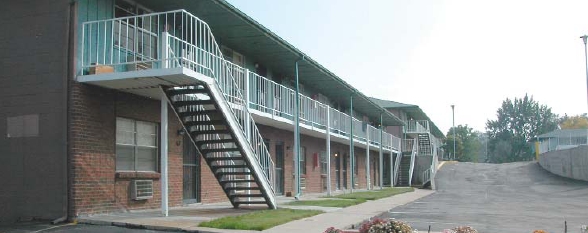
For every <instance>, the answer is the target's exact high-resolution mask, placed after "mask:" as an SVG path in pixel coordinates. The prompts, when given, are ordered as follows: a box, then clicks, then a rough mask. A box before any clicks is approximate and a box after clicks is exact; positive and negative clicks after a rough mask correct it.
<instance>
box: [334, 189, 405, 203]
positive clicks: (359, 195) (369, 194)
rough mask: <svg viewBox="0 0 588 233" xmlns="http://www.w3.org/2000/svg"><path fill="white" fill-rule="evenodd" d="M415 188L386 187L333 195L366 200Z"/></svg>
mask: <svg viewBox="0 0 588 233" xmlns="http://www.w3.org/2000/svg"><path fill="white" fill-rule="evenodd" d="M412 191H414V189H413V188H412V187H409V188H385V189H382V190H372V191H365V192H355V193H347V194H340V195H337V196H333V198H342V199H364V200H377V199H381V198H385V197H390V196H394V195H396V194H401V193H407V192H412Z"/></svg>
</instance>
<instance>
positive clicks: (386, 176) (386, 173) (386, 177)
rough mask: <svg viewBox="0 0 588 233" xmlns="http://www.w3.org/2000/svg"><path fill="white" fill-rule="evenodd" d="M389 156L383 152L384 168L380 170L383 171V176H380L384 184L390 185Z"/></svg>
mask: <svg viewBox="0 0 588 233" xmlns="http://www.w3.org/2000/svg"><path fill="white" fill-rule="evenodd" d="M390 156H391V155H387V154H384V163H383V165H384V169H383V170H382V171H383V173H384V174H383V175H384V177H382V181H383V185H384V186H389V185H390Z"/></svg>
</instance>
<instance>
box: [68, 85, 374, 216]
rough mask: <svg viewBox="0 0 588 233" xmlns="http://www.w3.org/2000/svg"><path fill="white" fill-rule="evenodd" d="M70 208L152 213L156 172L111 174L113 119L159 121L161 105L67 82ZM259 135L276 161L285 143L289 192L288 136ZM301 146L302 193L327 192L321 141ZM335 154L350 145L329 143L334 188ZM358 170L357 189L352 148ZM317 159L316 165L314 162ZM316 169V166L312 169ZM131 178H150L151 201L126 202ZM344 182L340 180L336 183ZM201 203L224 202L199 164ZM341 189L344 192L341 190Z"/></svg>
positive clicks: (177, 147)
mask: <svg viewBox="0 0 588 233" xmlns="http://www.w3.org/2000/svg"><path fill="white" fill-rule="evenodd" d="M70 111H71V128H70V133H71V145H70V146H71V151H72V164H73V166H72V171H71V174H72V176H71V178H70V179H71V183H72V187H71V191H70V192H71V200H70V201H71V205H70V208H72V213H73V214H74V216H78V215H80V214H81V215H86V214H96V213H108V212H118V211H127V210H135V209H154V208H159V207H160V200H161V194H160V180H159V178H160V174H159V173H148V174H143V173H140V174H139V173H117V172H116V171H115V164H116V163H115V157H116V155H115V139H116V129H115V126H116V117H117V116H119V117H125V118H130V119H135V120H141V121H149V122H157V123H159V122H160V116H159V112H160V102H159V100H153V99H149V98H145V97H141V96H137V95H132V94H128V93H124V92H119V91H114V90H108V89H104V88H100V87H95V86H91V85H86V84H80V83H75V82H73V83H72V103H71V110H70ZM168 119H169V135H168V137H169V141H168V142H169V146H168V148H169V195H170V196H169V200H170V206H180V205H182V198H183V197H182V191H183V190H182V189H183V187H182V182H183V180H182V179H183V166H182V163H183V161H182V150H183V149H182V148H183V145H182V143H183V140H182V136H179V135H178V134H177V131H178V130H179V129H181V125H180V122H179V121H178V119H177V117H176V116H175V115H174V114H173V111H172V109H171V108H170V109H169V116H168ZM258 127H259V129H260V132H261V134H262V136H263V137H264V138H266V139H269V140H270V145H269V150H270V153H271V154H272V156H273V160H274V161H275V160H276V158H275V155H276V152H275V146H276V143H277V142H283V143H284V149H285V151H284V174H285V176H284V191H285V193H287V192H293V190H294V187H293V184H294V176H293V174H294V163H293V162H294V161H293V150H292V148H293V141H294V140H293V134H292V132H291V131H288V130H282V129H277V128H273V127H269V126H263V125H259V126H258ZM301 145H302V146H304V147H306V171H307V172H306V174H305V175H303V177H304V178H305V179H306V187H305V189H304V190H303V193H317V192H324V191H326V189H325V187H324V182H326V181H325V179H326V176H325V175H322V174H321V168H320V152H321V151H326V146H325V139H324V138H315V137H310V136H307V135H302V136H301ZM335 153H338V154H339V156H344V155H346V156H349V146H348V145H344V144H341V143H336V142H332V144H331V156H330V159H331V188H332V190H335V189H336V180H335V179H336V176H335V167H336V166H335V162H336V157H335V156H334V154H335ZM355 156H356V158H357V163H358V166H359V174H358V175H357V177H356V181H357V182H356V183H357V184H358V186H356V188H366V171H365V159H366V157H365V149H362V148H357V147H356V148H355ZM377 156H378V152H377V151H372V152H371V158H370V160H371V161H377V160H378V157H377ZM315 159H316V162H315ZM315 164H316V166H315ZM341 165H342V161H341ZM347 166H348V167H347V171H348V172H347V182H348V187H350V185H351V178H350V177H351V171H352V170H351V167H350V166H351V163H350V162H349V161H348V163H347ZM371 166H372V182H373V183H374V184H377V179H375V176H376V175H377V171H376V170H377V163H376V167H374V165H373V164H371ZM133 179H152V180H153V181H154V191H155V193H154V198H152V199H149V200H143V201H134V200H131V199H130V195H129V190H130V186H129V185H130V182H131V181H132V180H133ZM341 180H343V178H341ZM200 182H201V187H202V188H201V193H200V197H201V201H202V203H216V202H226V201H228V199H227V197H226V195H225V193H224V192H223V190H222V188H221V187H220V185H219V184H218V181H217V180H216V178H215V177H214V175H213V174H212V172H211V170H210V168H209V167H208V165H207V164H206V162H205V161H204V160H203V159H201V175H200ZM342 187H344V186H343V185H342Z"/></svg>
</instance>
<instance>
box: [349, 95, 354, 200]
mask: <svg viewBox="0 0 588 233" xmlns="http://www.w3.org/2000/svg"><path fill="white" fill-rule="evenodd" d="M349 116H350V119H351V125H350V130H349V161H350V162H351V163H350V165H351V167H350V169H349V170H351V192H353V186H354V185H355V180H354V178H355V176H354V173H355V154H354V153H353V152H354V151H355V148H353V95H351V96H350V97H349Z"/></svg>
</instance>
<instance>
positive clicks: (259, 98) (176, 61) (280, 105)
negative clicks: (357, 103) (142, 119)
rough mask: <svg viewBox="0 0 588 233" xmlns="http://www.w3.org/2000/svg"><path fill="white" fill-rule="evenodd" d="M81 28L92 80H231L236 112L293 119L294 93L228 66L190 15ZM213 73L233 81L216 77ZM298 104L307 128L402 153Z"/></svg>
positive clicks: (362, 126)
mask: <svg viewBox="0 0 588 233" xmlns="http://www.w3.org/2000/svg"><path fill="white" fill-rule="evenodd" d="M173 25H181V26H178V27H175V26H173ZM82 28H83V29H82V46H81V63H80V64H81V70H80V74H81V75H85V74H92V70H96V69H97V68H99V67H100V66H104V65H106V66H110V67H111V68H112V69H113V72H126V71H137V70H147V69H165V68H173V67H185V68H189V69H191V70H195V71H197V72H199V73H206V74H207V75H211V76H215V77H231V79H230V80H225V79H221V78H217V79H218V80H216V81H217V83H218V84H219V86H221V87H222V89H223V92H224V95H225V98H226V99H227V101H228V102H229V103H232V107H233V108H239V106H242V105H245V103H248V104H247V107H248V108H249V109H253V110H257V111H258V112H261V113H267V114H269V116H270V117H282V118H285V119H289V120H293V119H294V105H295V104H294V103H295V102H294V100H295V99H294V98H295V95H296V94H295V91H294V90H293V89H291V88H288V87H286V86H284V85H281V84H278V83H276V82H274V81H272V80H269V79H267V78H265V77H262V76H259V75H257V74H255V73H253V72H250V71H249V70H247V69H245V68H243V67H240V66H238V65H235V64H232V63H230V62H228V61H226V60H224V59H223V58H222V55H221V54H220V52H219V50H218V47H217V46H216V43H215V42H214V37H213V36H212V34H207V33H209V30H208V25H206V23H204V22H203V21H200V20H198V19H197V18H196V17H194V16H193V15H191V14H190V13H188V12H186V11H183V10H177V11H170V12H164V13H153V14H146V15H141V16H133V17H123V18H116V19H109V20H101V21H92V22H85V23H83V27H82ZM164 32H165V33H166V34H165V36H164V34H163V33H164ZM209 51H215V53H214V54H211V53H210V52H209ZM211 67H212V68H211ZM211 70H214V72H228V73H230V75H220V74H216V73H214V74H213V73H211ZM299 100H300V111H299V117H300V123H301V125H303V126H306V127H309V128H311V129H313V130H322V131H324V130H327V129H326V128H327V121H330V122H329V123H330V128H329V130H330V132H331V134H334V135H336V136H340V137H344V138H349V136H350V133H351V126H352V125H353V138H354V140H357V141H359V142H363V143H366V142H367V141H368V140H367V138H368V137H367V132H369V134H370V135H369V144H370V146H375V147H379V146H380V145H381V146H382V148H383V149H385V150H395V151H399V150H400V149H401V144H402V143H401V139H399V138H398V137H395V136H393V135H391V134H388V133H385V132H384V133H383V135H380V130H379V129H377V128H376V127H374V126H371V125H369V124H368V123H366V122H362V121H360V120H358V119H356V118H353V121H351V117H350V116H349V115H347V114H345V113H343V112H340V111H338V110H336V109H333V108H331V107H330V106H329V105H327V104H324V103H321V102H319V101H316V100H314V99H312V98H310V97H308V96H305V95H302V94H300V95H299ZM238 111H243V110H238ZM327 112H328V114H327ZM248 133H252V132H248ZM380 136H381V137H380ZM380 138H381V139H380Z"/></svg>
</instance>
